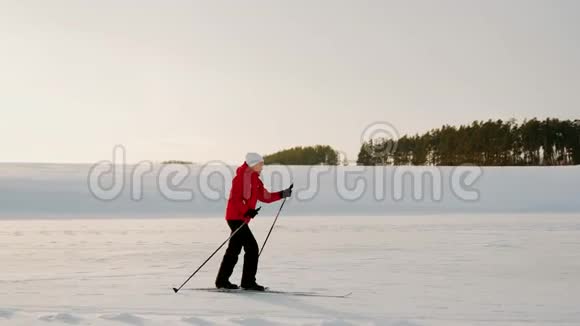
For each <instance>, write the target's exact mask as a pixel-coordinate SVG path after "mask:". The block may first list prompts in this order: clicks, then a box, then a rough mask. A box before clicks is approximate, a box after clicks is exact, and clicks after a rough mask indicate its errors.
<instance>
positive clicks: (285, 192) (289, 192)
mask: <svg viewBox="0 0 580 326" xmlns="http://www.w3.org/2000/svg"><path fill="white" fill-rule="evenodd" d="M292 188H294V184H291V185H290V187H288V189H284V190H282V191H280V198H287V197H290V196H292Z"/></svg>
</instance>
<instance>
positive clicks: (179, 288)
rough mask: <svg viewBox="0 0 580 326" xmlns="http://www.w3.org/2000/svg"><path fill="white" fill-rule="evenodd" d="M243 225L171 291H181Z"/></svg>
mask: <svg viewBox="0 0 580 326" xmlns="http://www.w3.org/2000/svg"><path fill="white" fill-rule="evenodd" d="M244 225H246V223H245V222H244V223H242V225H240V227H239V228H237V229H236V230H235V231H234V232H232V234H230V236H229V237H228V238H227V239H226V241H224V242H223V243H222V244H221V245H220V246H219V247H218V248H217V249H216V250H215V251H214V252H213V254H211V255H210V256H209V257H207V259H206V260H205V261H204V262H203V264H201V266H199V267H198V268H197V269H196V270H195V272H193V274H191V275H190V276H189V277H188V278H187V280H185V282H183V284H181V286H180V287H178V288H173V291H174V292H175V293H177V292H179V290H181V288H182V287H183V286H184V285H185V284H186V283H187V282H189V280H191V278H192V277H193V276H194V275H195V274H197V272H199V270H200V269H201V268H202V267H203V266H204V265H205V264H206V263H207V262H208V261H209V260H210V259H211V257H213V256H214V255H215V254H216V253H217V252H218V251H219V250H220V249H221V248H222V247H223V246H224V245H225V244H226V243H228V241H230V239H231V238H232V237H233V236H234V235H235V234H236V233H237V232H238V231H239V230H241V229H242V228H243V227H244Z"/></svg>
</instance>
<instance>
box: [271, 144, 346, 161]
mask: <svg viewBox="0 0 580 326" xmlns="http://www.w3.org/2000/svg"><path fill="white" fill-rule="evenodd" d="M264 163H265V164H284V165H320V164H324V165H337V164H338V152H337V151H336V150H334V149H333V148H332V147H330V146H327V145H316V146H306V147H302V146H297V147H292V148H290V149H285V150H282V151H279V152H276V153H274V154H270V155H266V156H264Z"/></svg>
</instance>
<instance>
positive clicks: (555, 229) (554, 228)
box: [0, 214, 580, 326]
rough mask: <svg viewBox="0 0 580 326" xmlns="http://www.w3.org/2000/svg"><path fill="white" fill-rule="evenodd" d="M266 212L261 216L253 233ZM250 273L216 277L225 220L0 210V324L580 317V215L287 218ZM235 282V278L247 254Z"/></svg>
mask: <svg viewBox="0 0 580 326" xmlns="http://www.w3.org/2000/svg"><path fill="white" fill-rule="evenodd" d="M270 223H271V219H268V218H263V219H256V220H255V221H253V222H252V225H251V227H252V229H253V231H254V233H255V235H256V237H257V240H258V241H259V242H261V241H262V240H263V237H264V236H265V234H266V233H267V230H268V229H269V226H270ZM278 223H279V227H277V228H276V229H275V230H274V233H273V234H272V237H271V241H270V242H269V243H268V247H267V250H266V251H265V252H264V256H263V257H261V261H260V271H259V273H258V281H259V282H261V283H263V284H264V285H267V286H270V288H271V289H272V290H280V291H297V292H318V293H327V294H344V293H348V292H351V291H352V292H353V294H352V295H351V296H350V297H348V298H346V299H337V298H320V297H296V296H285V295H280V294H256V293H235V294H229V293H215V292H203V291H186V289H188V288H189V289H191V288H205V287H211V286H212V284H213V280H214V277H215V273H216V272H217V269H218V266H219V262H220V259H221V256H222V255H223V251H222V252H220V253H219V254H218V255H216V257H215V258H214V259H213V260H212V261H210V263H208V264H207V265H206V266H205V267H204V268H203V269H202V270H201V272H200V273H199V274H198V275H196V276H195V277H194V278H193V279H192V280H191V281H190V283H189V284H188V285H186V286H185V288H184V290H183V291H181V292H180V293H178V294H174V293H173V291H172V290H171V287H173V286H177V285H179V284H181V282H182V281H183V280H185V278H187V276H189V274H190V273H191V272H192V271H193V270H195V268H197V266H198V265H199V264H200V263H201V262H202V261H203V260H205V258H206V257H207V255H208V254H209V253H211V252H212V251H213V250H214V249H215V247H216V246H217V245H218V244H219V243H220V242H221V241H222V240H223V238H225V237H226V236H227V226H226V225H225V223H224V222H223V220H221V219H165V220H161V219H148V220H139V219H133V220H123V219H119V220H110V219H109V220H69V221H66V220H42V221H32V220H28V221H14V220H12V221H0V230H1V231H0V261H1V262H2V268H1V269H0V325H121V326H122V325H143V326H148V325H163V326H166V325H200V326H205V325H216V324H217V325H258V326H262V325H387V326H426V325H437V326H443V325H445V326H448V325H450V326H454V325H484V326H500V325H502V326H503V325H516V326H520V325H521V326H530V325H533V326H539V325H558V326H567V325H578V324H580V310H579V309H578V306H577V302H580V240H579V239H580V215H550V216H547V215H538V214H536V215H522V216H518V215H488V216H485V215H473V216H461V217H460V216H453V217H445V216H426V217H420V216H415V217H409V216H406V217H356V218H338V217H316V218H308V217H290V216H284V217H281V219H280V220H279V222H278ZM242 261H243V259H242V257H240V261H239V264H240V265H238V266H237V268H236V271H235V273H234V276H233V277H232V281H239V278H240V276H241V268H240V267H241V263H242Z"/></svg>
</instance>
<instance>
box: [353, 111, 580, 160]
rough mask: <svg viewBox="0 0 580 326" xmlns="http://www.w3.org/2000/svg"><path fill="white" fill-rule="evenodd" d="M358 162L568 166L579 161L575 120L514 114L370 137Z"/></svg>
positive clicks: (579, 140)
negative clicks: (517, 118)
mask: <svg viewBox="0 0 580 326" xmlns="http://www.w3.org/2000/svg"><path fill="white" fill-rule="evenodd" d="M357 164H358V165H461V164H474V165H482V166H506V165H572V164H580V123H579V121H578V120H576V121H571V120H559V119H551V118H548V119H545V120H543V121H542V120H537V119H535V118H534V119H531V120H524V121H523V122H522V123H521V124H518V123H517V122H516V121H515V120H514V119H511V120H508V121H503V120H488V121H474V122H473V123H471V124H470V125H461V126H459V127H455V126H449V125H444V126H442V127H441V128H437V129H433V130H430V131H428V132H426V133H424V134H422V135H419V134H417V135H414V136H407V135H405V136H403V137H401V138H400V139H398V141H397V140H394V139H385V138H379V139H370V140H368V141H366V142H364V143H363V144H362V145H361V148H360V152H359V154H358V158H357Z"/></svg>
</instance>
